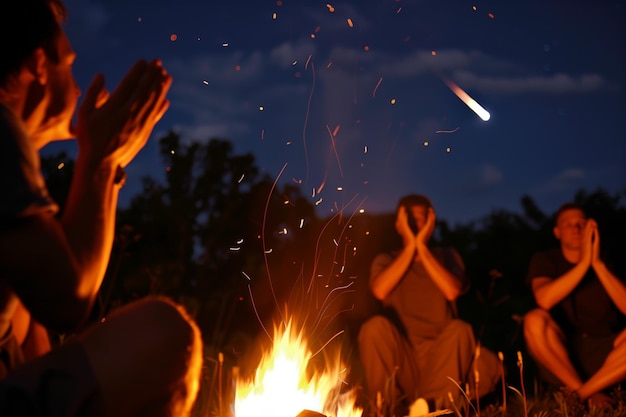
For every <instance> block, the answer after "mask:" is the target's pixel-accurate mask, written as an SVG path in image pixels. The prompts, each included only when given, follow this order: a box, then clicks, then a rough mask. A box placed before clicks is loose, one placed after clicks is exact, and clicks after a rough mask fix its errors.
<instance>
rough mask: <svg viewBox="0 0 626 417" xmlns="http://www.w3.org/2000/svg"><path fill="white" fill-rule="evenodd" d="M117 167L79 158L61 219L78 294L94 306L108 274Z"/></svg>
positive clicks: (113, 226)
mask: <svg viewBox="0 0 626 417" xmlns="http://www.w3.org/2000/svg"><path fill="white" fill-rule="evenodd" d="M115 169H116V166H114V164H112V163H106V162H101V163H100V164H99V166H94V165H92V164H90V163H89V162H88V161H85V160H84V158H83V159H81V158H80V155H79V158H78V161H77V164H76V170H75V172H74V178H73V180H72V185H71V189H70V193H69V196H68V200H67V203H66V207H65V210H64V213H63V217H62V219H61V224H62V228H63V230H64V231H65V234H66V238H67V242H68V245H69V247H70V250H71V252H72V254H73V256H74V260H75V262H76V264H77V265H78V268H79V279H78V282H76V283H74V285H76V288H75V294H76V295H77V297H78V299H79V300H82V301H85V302H87V304H88V305H91V303H92V302H93V299H94V298H95V295H96V294H97V292H98V289H99V288H100V284H101V283H102V279H103V278H104V274H105V272H106V268H107V264H108V262H109V256H110V252H111V246H112V244H113V237H114V228H115V212H116V206H117V197H118V188H119V186H117V185H115V184H114V178H115Z"/></svg>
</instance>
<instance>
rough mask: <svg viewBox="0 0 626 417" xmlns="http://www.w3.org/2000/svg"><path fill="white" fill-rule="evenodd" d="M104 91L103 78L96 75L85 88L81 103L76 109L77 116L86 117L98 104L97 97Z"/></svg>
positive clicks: (100, 75)
mask: <svg viewBox="0 0 626 417" xmlns="http://www.w3.org/2000/svg"><path fill="white" fill-rule="evenodd" d="M103 90H104V76H103V75H102V74H96V75H95V77H94V78H93V80H92V81H91V84H90V85H89V87H88V88H87V92H86V93H85V96H84V98H83V102H82V103H81V105H80V108H79V109H78V113H79V116H86V115H87V114H88V113H91V112H92V111H93V109H95V108H96V107H97V105H98V102H99V97H100V96H101V94H102V91H103Z"/></svg>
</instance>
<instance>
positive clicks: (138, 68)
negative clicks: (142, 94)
mask: <svg viewBox="0 0 626 417" xmlns="http://www.w3.org/2000/svg"><path fill="white" fill-rule="evenodd" d="M147 67H148V62H146V60H145V59H140V60H139V61H137V62H135V64H134V65H133V66H132V67H131V68H130V70H129V71H128V72H127V73H126V75H125V76H124V78H123V79H122V81H120V83H119V84H118V86H117V88H116V89H115V91H113V93H112V94H111V101H112V103H113V104H114V105H116V106H121V105H122V104H123V103H125V102H126V101H127V100H128V99H129V98H130V97H131V96H132V95H133V94H134V93H135V91H136V89H137V85H138V83H139V81H140V79H141V78H142V76H144V75H145V72H146V69H147Z"/></svg>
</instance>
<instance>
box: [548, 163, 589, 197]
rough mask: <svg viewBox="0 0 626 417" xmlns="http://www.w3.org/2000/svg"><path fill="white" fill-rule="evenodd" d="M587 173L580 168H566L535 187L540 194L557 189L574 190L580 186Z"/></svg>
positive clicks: (556, 190)
mask: <svg viewBox="0 0 626 417" xmlns="http://www.w3.org/2000/svg"><path fill="white" fill-rule="evenodd" d="M587 176H588V175H587V173H586V172H585V171H584V170H583V169H580V168H567V169H564V170H563V171H561V172H559V173H557V174H556V175H555V176H553V177H552V178H550V179H548V181H546V182H545V183H544V184H542V185H540V186H539V187H538V188H537V192H538V193H540V194H544V193H552V192H559V191H568V190H575V189H577V188H580V187H581V183H582V181H583V180H585V179H586V178H587Z"/></svg>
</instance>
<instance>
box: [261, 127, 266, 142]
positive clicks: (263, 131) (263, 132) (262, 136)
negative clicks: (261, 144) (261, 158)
mask: <svg viewBox="0 0 626 417" xmlns="http://www.w3.org/2000/svg"><path fill="white" fill-rule="evenodd" d="M264 139H265V129H261V140H264Z"/></svg>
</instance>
